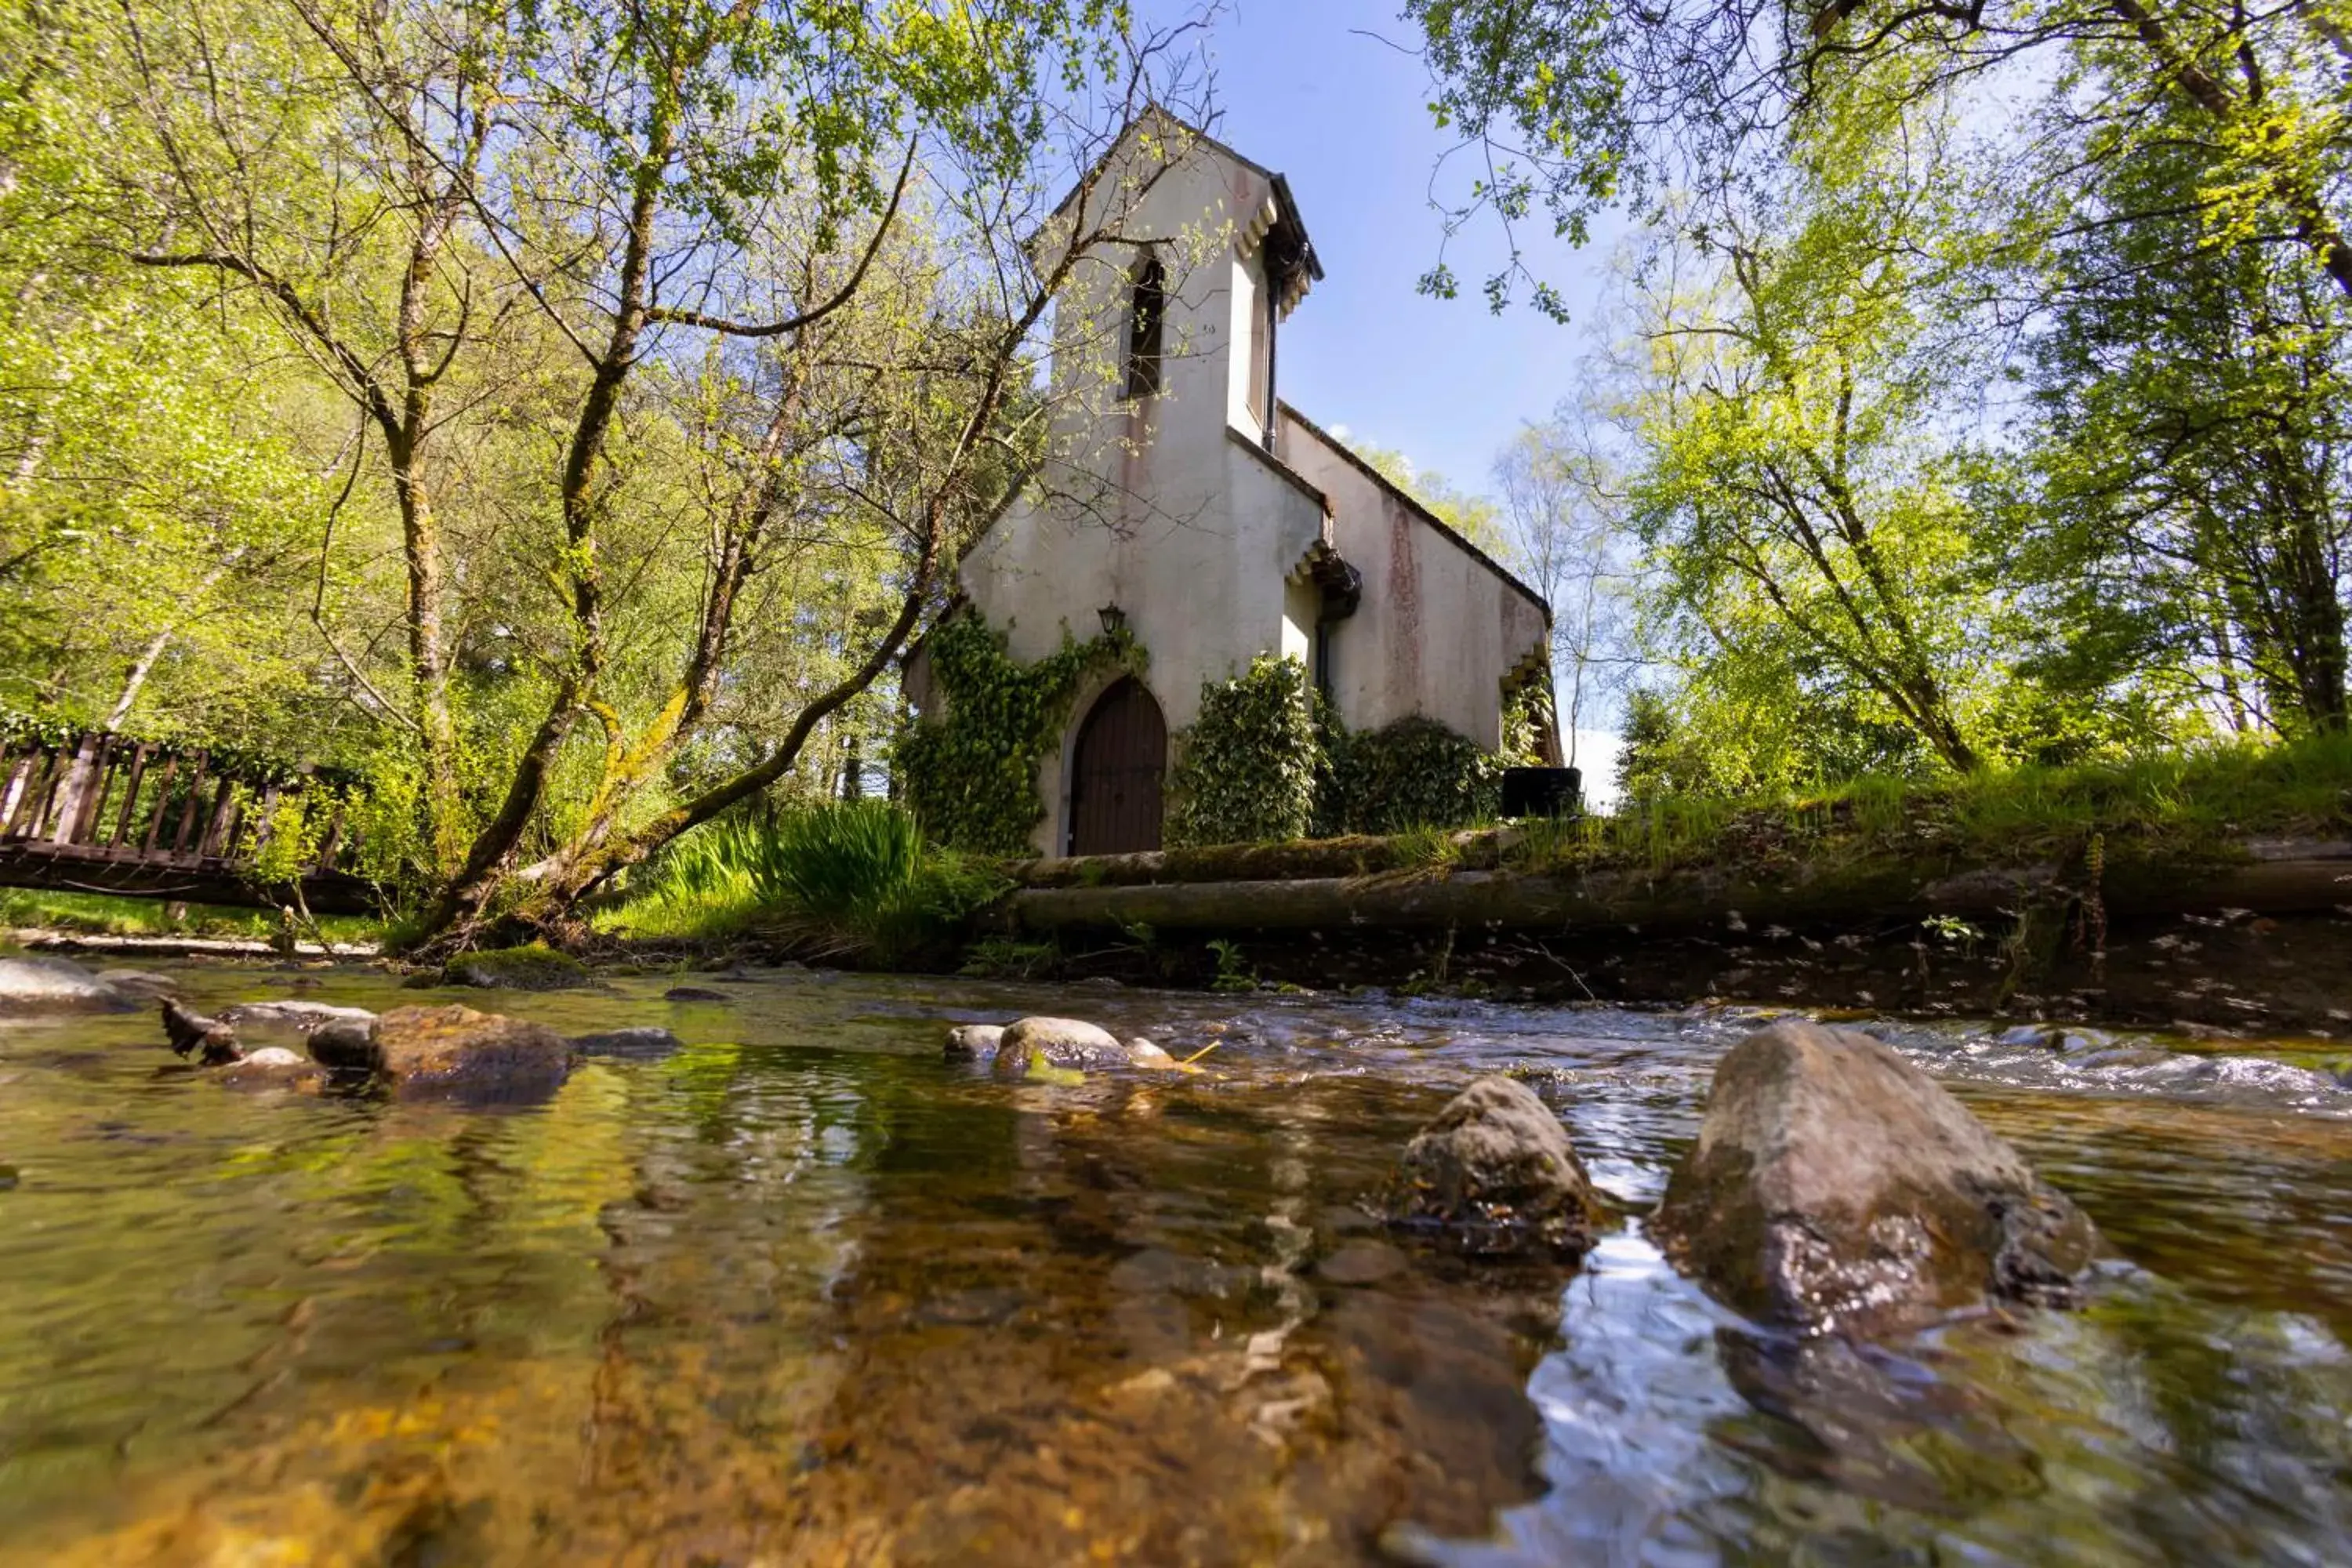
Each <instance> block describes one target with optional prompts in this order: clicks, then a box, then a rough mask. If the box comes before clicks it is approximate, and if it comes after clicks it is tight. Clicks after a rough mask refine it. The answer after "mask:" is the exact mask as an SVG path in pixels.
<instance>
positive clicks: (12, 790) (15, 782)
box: [0, 745, 41, 838]
mask: <svg viewBox="0 0 2352 1568" xmlns="http://www.w3.org/2000/svg"><path fill="white" fill-rule="evenodd" d="M40 762H41V752H40V748H39V747H38V746H37V745H27V746H26V748H25V750H24V751H23V752H19V753H18V754H17V756H16V760H15V761H13V762H11V763H9V764H8V784H7V787H6V791H5V793H4V794H0V838H5V837H9V836H10V828H11V826H13V825H14V823H15V822H16V816H17V814H18V813H19V811H20V810H21V809H22V808H23V806H24V805H25V800H26V796H27V795H31V794H32V793H33V786H34V784H35V783H36V781H37V770H38V769H39V767H40Z"/></svg>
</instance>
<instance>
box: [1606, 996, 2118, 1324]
mask: <svg viewBox="0 0 2352 1568" xmlns="http://www.w3.org/2000/svg"><path fill="white" fill-rule="evenodd" d="M1653 1230H1654V1235H1655V1237H1656V1239H1657V1240H1658V1242H1659V1244H1660V1246H1661V1247H1663V1248H1664V1250H1665V1252H1666V1255H1667V1256H1668V1257H1669V1258H1673V1259H1674V1260H1675V1262H1676V1263H1677V1264H1679V1265H1680V1266H1681V1267H1682V1268H1684V1269H1685V1271H1687V1272H1689V1273H1691V1274H1693V1275H1695V1276H1696V1277H1697V1278H1698V1279H1699V1280H1700V1281H1701V1282H1702V1283H1704V1284H1705V1285H1706V1287H1707V1289H1709V1290H1710V1291H1712V1292H1713V1293H1714V1294H1715V1295H1716V1296H1717V1298H1718V1299H1719V1300H1723V1301H1724V1302H1725V1303H1727V1305H1729V1306H1731V1307H1733V1308H1735V1309H1737V1310H1739V1311H1742V1312H1745V1313H1747V1314H1748V1316H1750V1317H1752V1318H1756V1319H1759V1320H1760V1321H1765V1322H1767V1323H1771V1324H1775V1325H1778V1326H1784V1327H1791V1328H1796V1329H1800V1330H1802V1331H1809V1332H1822V1331H1830V1330H1843V1331H1853V1332H1859V1333H1864V1334H1870V1333H1880V1332H1887V1331H1900V1330H1903V1329H1906V1328H1910V1327H1916V1326H1918V1325H1920V1324H1922V1323H1925V1322H1927V1321H1933V1320H1934V1319H1936V1318H1937V1317H1940V1316H1942V1315H1944V1314H1946V1313H1948V1312H1951V1311H1954V1310H1962V1309H1966V1308H1969V1307H1974V1306H1979V1305H1981V1304H1982V1303H1984V1302H1985V1301H1987V1300H2007V1301H2023V1302H2032V1303H2039V1304H2050V1305H2056V1304H2063V1303H2064V1302H2067V1301H2070V1300H2073V1299H2074V1291H2075V1281H2076V1279H2078V1278H2079V1277H2080V1276H2081V1274H2082V1273H2083V1271H2084V1269H2085V1268H2087V1267H2088V1266H2089V1265H2090V1263H2091V1261H2092V1258H2093V1256H2094V1254H2095V1251H2096V1249H2097V1246H2098V1236H2097V1232H2096V1231H2095V1229H2094V1228H2093V1227H2092V1225H2091V1222H2090V1220H2089V1219H2087V1218H2086V1217H2084V1215H2083V1214H2082V1212H2081V1211H2080V1210H2078V1209H2076V1208H2075V1207H2074V1205H2073V1204H2072V1203H2071V1202H2069V1201H2068V1200H2067V1199H2066V1197H2065V1196H2064V1194H2061V1193H2059V1192H2057V1191H2055V1190H2054V1189H2053V1188H2051V1187H2050V1186H2048V1185H2046V1184H2043V1183H2042V1181H2040V1180H2039V1179H2038V1178H2036V1176H2035V1175H2034V1173H2033V1172H2032V1168H2031V1167H2029V1166H2028V1165H2027V1164H2026V1163H2025V1161H2024V1160H2023V1159H2022V1158H2021V1156H2020V1155H2019V1154H2018V1152H2016V1151H2015V1150H2014V1149H2011V1147H2010V1146H2009V1145H2008V1144H2006V1143H2004V1142H2001V1141H2000V1139H1998V1138H1996V1137H1994V1136H1993V1135H1992V1133H1990V1131H1986V1129H1985V1127H1984V1126H1983V1124H1982V1123H1980V1122H1979V1121H1977V1119H1976V1118H1975V1117H1973V1116H1971V1115H1969V1112H1968V1110H1967V1109H1966V1108H1965V1107H1963V1106H1962V1105H1961V1104H1960V1103H1959V1101H1958V1100H1954V1099H1953V1098H1952V1097H1951V1096H1950V1095H1949V1094H1948V1093H1946V1092H1945V1091H1944V1089H1942V1088H1941V1087H1940V1086H1939V1085H1937V1083H1936V1082H1935V1080H1934V1079H1930V1078H1929V1077H1928V1076H1927V1074H1926V1073H1924V1072H1922V1071H1920V1070H1919V1069H1918V1068H1916V1067H1914V1066H1912V1065H1911V1064H1910V1063H1909V1062H1907V1061H1906V1060H1904V1059H1903V1058H1902V1057H1901V1056H1899V1055H1897V1054H1896V1053H1895V1051H1894V1050H1892V1049H1890V1048H1889V1047H1886V1046H1885V1045H1884V1044H1882V1043H1881V1042H1879V1041H1877V1040H1874V1039H1873V1038H1871V1037H1869V1036H1867V1035H1863V1034H1858V1033H1856V1032H1854V1031H1853V1030H1850V1029H1831V1028H1824V1027H1822V1026H1820V1025H1817V1024H1811V1023H1806V1022H1802V1021H1800V1020H1790V1021H1784V1022H1781V1023H1777V1024H1774V1025H1772V1026H1770V1027H1769V1028H1766V1029H1762V1030H1759V1032H1757V1033H1756V1034H1753V1035H1750V1036H1748V1038H1747V1039H1745V1040H1743V1041H1741V1042H1740V1043H1739V1044H1738V1046H1736V1047H1733V1048H1732V1049H1731V1050H1730V1052H1729V1053H1727V1055H1726V1056H1725V1057H1724V1058H1723V1061H1722V1062H1721V1064H1720V1065H1719V1066H1717V1068H1716V1073H1715V1084H1714V1087H1713V1089H1711V1090H1710V1091H1709V1093H1708V1095H1707V1102H1706V1120H1705V1121H1704V1122H1703V1123H1702V1124H1701V1126H1700V1128H1699V1134H1698V1141H1697V1142H1696V1143H1695V1144H1693V1145H1692V1147H1691V1149H1690V1152H1688V1153H1687V1154H1686V1155H1685V1156H1684V1158H1683V1161H1682V1163H1680V1164H1679V1165H1677V1166H1676V1167H1675V1172H1674V1173H1673V1176H1672V1177H1671V1178H1670V1179H1669V1181H1668V1183H1667V1185H1666V1196H1665V1202H1664V1205H1662V1206H1661V1207H1660V1209H1659V1211H1658V1215H1657V1217H1656V1220H1655V1221H1654V1226H1653Z"/></svg>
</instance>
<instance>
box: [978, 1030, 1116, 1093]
mask: <svg viewBox="0 0 2352 1568" xmlns="http://www.w3.org/2000/svg"><path fill="white" fill-rule="evenodd" d="M1127 1060H1128V1057H1127V1047H1125V1046H1122V1045H1120V1044H1119V1043H1118V1037H1116V1036H1114V1035H1112V1034H1111V1032H1110V1031H1109V1030H1108V1029H1102V1028H1097V1027H1096V1026H1094V1025H1092V1024H1089V1023H1087V1022H1085V1021H1083V1020H1081V1019H1077V1018H1021V1019H1017V1020H1015V1021H1014V1022H1013V1024H1011V1025H1009V1026H1007V1027H1006V1028H1005V1031H1004V1036H1003V1038H1002V1039H1000V1040H998V1041H997V1044H996V1063H995V1066H994V1068H992V1070H993V1071H994V1073H995V1074H996V1076H997V1077H999V1078H1019V1077H1021V1076H1022V1075H1023V1074H1024V1073H1025V1072H1027V1071H1028V1070H1029V1069H1030V1068H1032V1067H1033V1066H1035V1065H1036V1064H1038V1063H1040V1062H1042V1063H1044V1064H1045V1066H1047V1067H1055V1068H1106V1067H1124V1066H1126V1065H1127Z"/></svg>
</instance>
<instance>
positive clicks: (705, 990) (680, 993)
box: [662, 985, 735, 1002]
mask: <svg viewBox="0 0 2352 1568" xmlns="http://www.w3.org/2000/svg"><path fill="white" fill-rule="evenodd" d="M662 1000H663V1001H665V1002H732V1001H733V1000H735V998H733V997H732V996H730V995H729V994H727V993H726V992H724V991H713V990H712V989H711V988H710V987H709V986H708V985H673V986H671V987H670V988H669V989H668V990H667V991H665V992H663V993H662Z"/></svg>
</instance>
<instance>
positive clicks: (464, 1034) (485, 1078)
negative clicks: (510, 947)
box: [310, 1006, 574, 1100]
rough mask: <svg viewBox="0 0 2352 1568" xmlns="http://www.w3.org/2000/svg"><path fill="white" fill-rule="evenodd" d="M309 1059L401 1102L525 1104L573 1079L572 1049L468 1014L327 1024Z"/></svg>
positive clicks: (545, 1033) (558, 1039) (419, 1011)
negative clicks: (358, 1076)
mask: <svg viewBox="0 0 2352 1568" xmlns="http://www.w3.org/2000/svg"><path fill="white" fill-rule="evenodd" d="M310 1055H311V1057H312V1058H314V1059H316V1060H317V1061H318V1062H319V1063H320V1064H321V1065H322V1066H325V1067H330V1068H335V1069H336V1070H338V1071H342V1072H354V1071H359V1072H368V1073H372V1074H373V1075H374V1076H375V1077H376V1078H378V1079H381V1080H382V1081H383V1082H384V1083H385V1084H387V1085H388V1086H390V1087H391V1088H392V1089H393V1090H394V1092H395V1093H397V1094H399V1095H401V1096H402V1097H403V1098H404V1099H445V1100H530V1099H536V1098H538V1097H540V1096H541V1095H546V1094H551V1093H552V1092H554V1090H555V1089H558V1088H560V1087H561V1086H562V1083H563V1080H564V1079H566V1078H567V1077H569V1076H570V1075H571V1072H572V1058H573V1055H574V1053H573V1050H572V1042H571V1041H569V1040H567V1039H565V1038H564V1037H562V1036H561V1035H559V1034H557V1033H556V1032H555V1031H554V1030H552V1029H550V1028H547V1027H546V1026H542V1025H539V1024H526V1023H523V1022H521V1021H520V1019H515V1018H502V1017H500V1016H498V1015H497V1014H494V1013H477V1012H475V1011H474V1010H473V1009H472V1008H471V1007H457V1006H450V1007H395V1008H394V1009H393V1010H392V1011H391V1012H389V1013H386V1014H384V1015H383V1016H382V1017H380V1018H378V1019H376V1020H375V1022H374V1024H373V1026H360V1025H356V1024H330V1025H328V1026H326V1027H325V1028H322V1029H320V1031H319V1032H318V1033H317V1034H315V1035H312V1036H311V1037H310Z"/></svg>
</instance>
